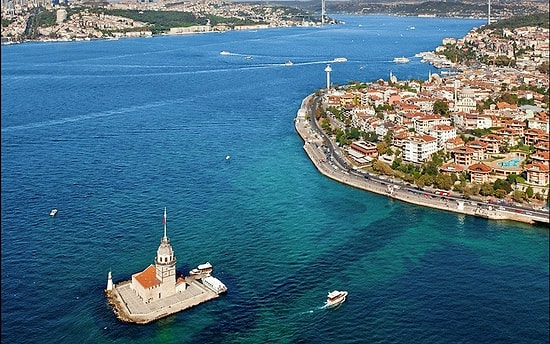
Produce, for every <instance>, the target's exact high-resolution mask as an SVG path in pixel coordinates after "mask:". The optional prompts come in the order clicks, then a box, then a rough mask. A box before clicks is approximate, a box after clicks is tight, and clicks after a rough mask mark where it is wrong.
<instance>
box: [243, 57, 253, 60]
mask: <svg viewBox="0 0 550 344" xmlns="http://www.w3.org/2000/svg"><path fill="white" fill-rule="evenodd" d="M244 59H245V60H252V56H245V57H244Z"/></svg>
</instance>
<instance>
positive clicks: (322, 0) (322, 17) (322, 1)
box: [321, 0, 325, 25]
mask: <svg viewBox="0 0 550 344" xmlns="http://www.w3.org/2000/svg"><path fill="white" fill-rule="evenodd" d="M321 25H325V0H321Z"/></svg>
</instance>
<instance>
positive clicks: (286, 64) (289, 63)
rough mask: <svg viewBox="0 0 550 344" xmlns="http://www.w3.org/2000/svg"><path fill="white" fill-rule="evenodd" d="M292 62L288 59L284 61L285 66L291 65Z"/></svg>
mask: <svg viewBox="0 0 550 344" xmlns="http://www.w3.org/2000/svg"><path fill="white" fill-rule="evenodd" d="M293 64H294V63H293V62H292V61H290V60H288V61H286V62H285V66H292V65H293Z"/></svg>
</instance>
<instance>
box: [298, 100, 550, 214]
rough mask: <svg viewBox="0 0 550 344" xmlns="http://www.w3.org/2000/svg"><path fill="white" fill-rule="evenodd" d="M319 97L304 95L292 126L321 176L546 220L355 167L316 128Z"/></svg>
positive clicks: (468, 210)
mask: <svg viewBox="0 0 550 344" xmlns="http://www.w3.org/2000/svg"><path fill="white" fill-rule="evenodd" d="M320 101H321V96H320V95H310V96H309V97H307V98H306V99H304V101H303V102H302V107H301V109H300V111H299V115H298V116H297V117H296V119H295V127H296V130H297V132H298V133H299V134H300V136H301V137H302V139H303V140H304V150H305V151H306V153H307V154H308V156H309V157H310V159H311V160H312V162H313V163H314V165H315V166H316V167H317V169H318V170H319V171H320V172H321V173H322V174H324V175H325V176H327V177H329V178H331V179H334V180H336V181H339V182H341V183H344V184H347V185H350V186H353V187H356V188H359V189H363V190H367V191H371V192H375V193H378V194H383V195H386V196H390V197H392V198H395V199H398V200H402V201H404V202H408V203H413V204H417V205H421V206H428V207H431V208H437V209H441V210H447V211H452V212H456V213H462V214H467V215H473V216H478V217H484V218H488V219H495V220H514V221H520V222H526V223H535V222H537V223H542V224H548V223H549V219H548V212H547V211H542V210H535V209H532V208H526V207H523V206H519V205H515V204H492V203H487V202H484V201H482V200H481V199H465V198H464V196H463V195H461V194H459V193H455V192H450V191H449V195H445V196H443V195H436V194H435V193H434V192H435V190H434V189H432V188H423V189H419V188H417V187H414V186H412V185H410V184H407V183H405V182H403V181H398V180H393V179H391V178H388V177H386V176H381V175H373V174H369V173H366V172H363V171H359V170H356V169H355V168H354V166H352V165H351V164H350V163H349V162H348V160H347V159H346V158H344V157H343V154H342V153H341V151H340V148H339V147H338V146H337V145H336V144H335V143H334V142H333V141H332V139H331V138H330V137H329V136H327V135H326V134H325V133H324V131H323V130H321V129H320V128H319V125H318V124H317V121H316V118H315V113H314V109H316V108H317V107H318V106H319V102H320ZM308 117H309V120H308V119H307V118H308Z"/></svg>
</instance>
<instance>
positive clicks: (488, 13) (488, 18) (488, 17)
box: [487, 0, 491, 25]
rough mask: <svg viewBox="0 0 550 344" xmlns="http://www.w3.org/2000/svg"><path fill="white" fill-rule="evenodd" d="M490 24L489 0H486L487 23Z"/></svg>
mask: <svg viewBox="0 0 550 344" xmlns="http://www.w3.org/2000/svg"><path fill="white" fill-rule="evenodd" d="M489 24H491V0H488V2H487V25H489Z"/></svg>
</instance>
